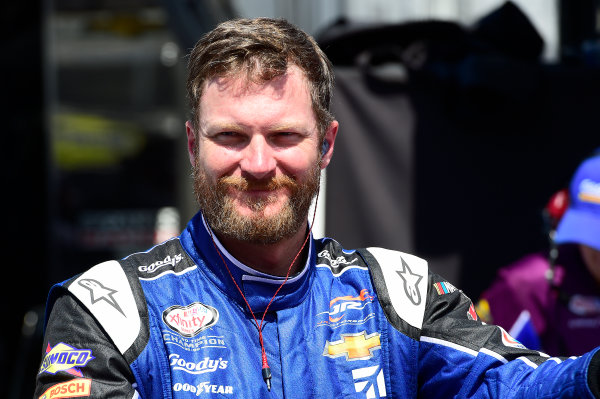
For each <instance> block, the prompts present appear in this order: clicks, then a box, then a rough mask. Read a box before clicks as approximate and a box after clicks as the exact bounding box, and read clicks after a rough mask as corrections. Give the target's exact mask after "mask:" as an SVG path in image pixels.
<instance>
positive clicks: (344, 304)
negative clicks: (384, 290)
mask: <svg viewBox="0 0 600 399" xmlns="http://www.w3.org/2000/svg"><path fill="white" fill-rule="evenodd" d="M374 299H375V297H374V296H372V295H370V294H369V290H368V289H366V288H365V289H362V290H361V291H360V293H359V294H358V295H357V296H352V295H344V296H338V297H335V298H333V299H332V300H331V301H330V302H329V310H328V311H326V312H321V313H319V314H318V316H325V317H327V319H326V320H323V321H319V322H318V323H317V326H323V325H329V326H332V328H336V327H339V326H340V325H342V324H348V322H349V320H345V318H346V315H347V313H346V312H347V311H348V310H359V311H360V310H363V309H364V308H365V307H366V306H367V305H370V304H371V303H372V302H373V300H374ZM370 315H371V317H373V316H374V314H373V313H371V314H370ZM371 317H369V318H371ZM361 320H363V321H366V318H365V317H363V318H362V319H361ZM352 321H353V322H352V323H351V324H356V323H355V322H356V321H357V320H356V319H355V318H354V319H353V320H352Z"/></svg>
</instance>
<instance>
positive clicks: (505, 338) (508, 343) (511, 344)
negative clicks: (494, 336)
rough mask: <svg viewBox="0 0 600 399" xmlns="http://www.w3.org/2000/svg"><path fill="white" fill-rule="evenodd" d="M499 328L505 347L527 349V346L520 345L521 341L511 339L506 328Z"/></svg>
mask: <svg viewBox="0 0 600 399" xmlns="http://www.w3.org/2000/svg"><path fill="white" fill-rule="evenodd" d="M497 327H498V328H499V329H500V333H501V335H502V343H503V344H504V345H505V346H509V347H511V348H519V349H527V348H526V347H525V345H523V344H522V343H520V342H519V341H517V340H516V339H514V338H513V337H511V336H510V334H509V333H507V332H506V330H505V329H504V328H502V327H500V326H497Z"/></svg>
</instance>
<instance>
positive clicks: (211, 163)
mask: <svg viewBox="0 0 600 399" xmlns="http://www.w3.org/2000/svg"><path fill="white" fill-rule="evenodd" d="M196 161H197V162H198V163H197V165H198V166H199V167H200V168H202V169H204V170H205V171H206V173H208V174H210V175H215V176H220V175H222V174H225V173H228V172H230V171H231V170H232V169H233V168H235V165H237V163H238V162H239V156H238V154H237V153H235V152H234V151H228V150H227V149H224V148H220V147H217V146H214V145H207V146H204V147H203V148H202V150H200V151H198V157H197V160H196Z"/></svg>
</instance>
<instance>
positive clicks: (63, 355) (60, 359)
mask: <svg viewBox="0 0 600 399" xmlns="http://www.w3.org/2000/svg"><path fill="white" fill-rule="evenodd" d="M92 359H94V356H92V351H91V350H89V349H77V348H74V347H72V346H69V345H67V344H64V343H62V342H61V343H59V344H57V345H55V346H54V347H51V346H50V344H48V346H47V347H46V356H45V357H44V360H43V361H42V365H41V366H40V371H39V374H42V373H49V374H56V373H58V372H59V371H64V372H66V373H68V374H71V375H74V376H76V377H83V374H82V373H81V371H80V370H79V367H84V366H85V365H87V364H88V362H89V361H90V360H92Z"/></svg>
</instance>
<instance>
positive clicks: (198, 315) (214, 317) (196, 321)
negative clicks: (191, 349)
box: [163, 302, 219, 337]
mask: <svg viewBox="0 0 600 399" xmlns="http://www.w3.org/2000/svg"><path fill="white" fill-rule="evenodd" d="M218 320H219V312H218V311H217V309H215V308H213V307H212V306H209V305H205V304H203V303H200V302H194V303H191V304H189V305H187V306H180V305H174V306H171V307H170V308H168V309H166V310H165V311H164V312H163V321H164V322H165V324H166V325H167V326H169V328H170V329H171V330H173V331H176V332H178V333H179V334H181V335H182V336H184V337H194V336H196V335H198V333H200V331H203V330H206V329H207V328H209V327H212V326H214V325H215V324H216V323H217V321H218Z"/></svg>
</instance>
